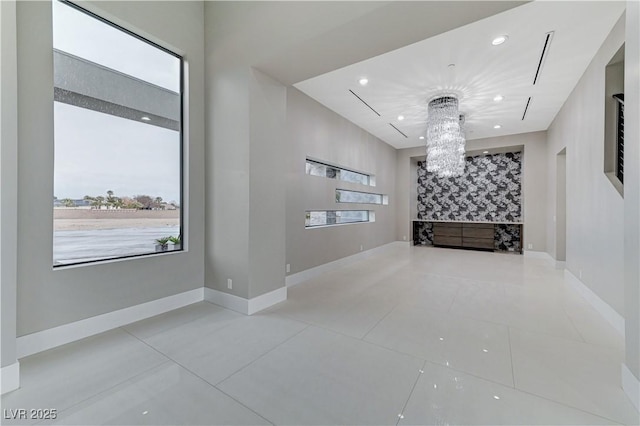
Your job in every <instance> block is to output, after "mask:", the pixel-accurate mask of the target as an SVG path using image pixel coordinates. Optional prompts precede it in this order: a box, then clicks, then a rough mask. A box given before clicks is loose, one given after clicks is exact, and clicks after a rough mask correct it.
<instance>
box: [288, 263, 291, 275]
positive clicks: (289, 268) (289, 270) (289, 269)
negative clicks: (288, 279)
mask: <svg viewBox="0 0 640 426" xmlns="http://www.w3.org/2000/svg"><path fill="white" fill-rule="evenodd" d="M289 272H291V264H290V263H287V273H289Z"/></svg>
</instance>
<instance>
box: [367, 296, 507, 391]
mask: <svg viewBox="0 0 640 426" xmlns="http://www.w3.org/2000/svg"><path fill="white" fill-rule="evenodd" d="M365 340H367V341H370V342H373V343H376V344H378V345H380V346H384V347H387V348H390V349H394V350H397V351H399V352H403V353H407V354H411V355H415V356H418V357H421V358H424V359H427V360H429V361H432V362H436V363H438V364H441V365H445V366H450V367H451V368H454V369H457V370H462V371H465V372H468V373H471V374H474V375H476V376H480V377H483V378H485V379H488V380H492V381H495V382H498V383H502V384H505V385H507V386H513V375H512V370H511V351H510V347H509V333H508V330H507V327H506V326H504V325H499V324H493V323H488V322H484V321H478V320H474V319H470V318H466V317H461V316H458V315H452V314H447V313H443V312H437V311H429V310H425V309H422V308H419V307H415V306H411V305H405V304H400V305H398V307H397V308H396V309H394V311H393V312H392V313H391V314H389V315H388V316H386V317H385V318H384V319H383V320H382V321H381V322H380V323H379V324H378V325H377V326H376V327H375V328H374V329H373V330H372V331H371V332H370V333H369V334H368V335H367V337H366V339H365Z"/></svg>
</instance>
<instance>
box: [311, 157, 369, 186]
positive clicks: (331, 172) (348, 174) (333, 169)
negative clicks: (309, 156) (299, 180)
mask: <svg viewBox="0 0 640 426" xmlns="http://www.w3.org/2000/svg"><path fill="white" fill-rule="evenodd" d="M306 168H307V169H306V171H307V174H308V175H312V176H321V177H326V178H329V179H337V180H341V181H344V182H353V183H360V184H362V185H368V186H375V179H374V177H373V176H372V175H368V174H364V173H359V172H354V171H352V170H347V169H343V168H340V167H337V166H330V165H328V164H324V163H320V162H318V161H313V160H307V164H306Z"/></svg>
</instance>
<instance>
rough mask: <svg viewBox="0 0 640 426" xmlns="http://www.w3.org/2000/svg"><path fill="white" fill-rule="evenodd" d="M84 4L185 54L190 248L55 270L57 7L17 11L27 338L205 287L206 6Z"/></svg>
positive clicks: (21, 263)
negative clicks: (53, 25)
mask: <svg viewBox="0 0 640 426" xmlns="http://www.w3.org/2000/svg"><path fill="white" fill-rule="evenodd" d="M82 5H83V7H85V8H88V9H90V10H91V11H93V12H95V13H97V14H99V15H101V16H103V17H105V18H107V19H109V20H112V21H114V22H115V23H117V24H119V25H121V26H123V27H125V28H128V29H130V30H132V31H134V32H136V33H138V34H140V35H142V36H144V37H146V38H148V39H150V40H152V41H154V42H156V43H158V44H160V45H162V46H165V47H167V48H168V49H170V50H173V51H175V52H176V53H178V54H181V55H183V57H184V59H185V61H186V64H187V74H186V80H187V84H188V85H187V87H188V92H187V93H186V97H185V102H186V104H187V105H188V106H187V108H186V111H187V113H186V114H185V117H184V127H185V133H184V137H185V139H184V141H185V144H184V145H185V167H184V170H185V171H186V175H185V176H184V183H185V191H186V192H185V201H186V208H185V211H184V215H185V219H186V229H185V231H186V232H185V235H186V236H187V238H186V243H187V244H188V246H187V251H186V252H183V253H177V254H172V255H164V256H153V257H144V258H135V259H128V260H121V261H113V262H104V263H100V264H93V265H85V266H78V267H69V268H64V269H56V270H53V268H52V238H53V237H52V235H53V217H52V216H53V211H52V209H51V201H50V200H51V197H52V194H53V64H52V56H53V55H52V29H51V4H50V2H18V8H17V22H18V28H17V35H18V98H19V100H20V102H19V103H18V137H19V140H20V143H19V152H18V159H19V162H18V187H17V191H18V195H19V196H18V217H19V220H18V248H17V258H18V266H17V279H18V301H17V305H18V335H19V336H22V335H26V334H29V333H33V332H36V331H41V330H45V329H49V328H52V327H55V326H59V325H63V324H67V323H71V322H74V321H78V320H81V319H85V318H89V317H93V316H96V315H99V314H103V313H106V312H111V311H115V310H118V309H122V308H126V307H129V306H133V305H137V304H140V303H144V302H148V301H152V300H156V299H159V298H162V297H166V296H170V295H174V294H178V293H181V292H184V291H188V290H192V289H195V288H199V287H202V285H203V259H204V257H203V253H204V250H203V243H204V240H203V234H202V228H203V227H204V217H203V211H204V201H203V200H204V187H203V183H204V180H203V176H204V160H203V159H204V155H203V153H204V117H203V110H204V102H203V92H204V85H203V82H204V66H203V51H204V47H203V44H204V37H203V5H202V3H198V2H163V1H158V2H83V4H82ZM3 31H4V25H3ZM3 169H4V167H3ZM3 193H4V182H3ZM3 258H4V257H3Z"/></svg>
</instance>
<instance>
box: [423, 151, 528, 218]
mask: <svg viewBox="0 0 640 426" xmlns="http://www.w3.org/2000/svg"><path fill="white" fill-rule="evenodd" d="M521 176H522V153H521V152H508V153H505V154H494V155H482V156H477V157H467V159H466V164H465V171H464V174H463V175H462V176H460V177H456V178H439V177H437V176H435V175H434V174H432V173H429V172H427V168H426V163H425V162H424V161H421V162H418V219H426V220H452V221H457V220H461V221H465V220H467V221H485V222H521V221H522V185H521Z"/></svg>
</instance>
